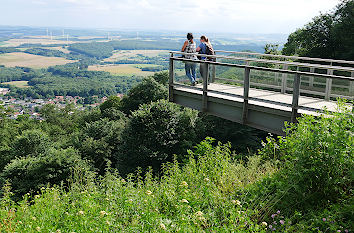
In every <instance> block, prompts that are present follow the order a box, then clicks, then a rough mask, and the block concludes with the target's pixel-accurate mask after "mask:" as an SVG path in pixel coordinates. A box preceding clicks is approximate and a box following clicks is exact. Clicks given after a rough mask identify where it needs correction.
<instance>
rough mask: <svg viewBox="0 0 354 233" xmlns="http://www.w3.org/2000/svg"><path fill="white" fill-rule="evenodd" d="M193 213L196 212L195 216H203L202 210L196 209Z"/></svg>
mask: <svg viewBox="0 0 354 233" xmlns="http://www.w3.org/2000/svg"><path fill="white" fill-rule="evenodd" d="M195 214H196V215H197V216H203V212H202V211H197V212H196V213H195Z"/></svg>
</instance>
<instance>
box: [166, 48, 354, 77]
mask: <svg viewBox="0 0 354 233" xmlns="http://www.w3.org/2000/svg"><path fill="white" fill-rule="evenodd" d="M171 53H172V52H171ZM178 54H180V53H178ZM183 54H185V53H183ZM190 54H191V53H188V55H190ZM198 56H200V54H198ZM202 56H203V57H204V56H207V57H212V58H217V56H213V55H204V54H202ZM170 59H172V60H177V61H188V62H194V63H207V64H212V65H220V66H230V67H238V68H246V67H249V68H251V69H253V70H262V71H272V72H278V73H285V74H301V75H306V76H315V77H322V78H334V79H342V80H349V81H354V77H347V76H338V75H332V74H319V73H311V72H304V71H297V70H284V69H276V68H268V67H259V66H250V65H241V64H233V63H222V62H214V61H208V60H192V59H186V58H179V57H171V58H170Z"/></svg>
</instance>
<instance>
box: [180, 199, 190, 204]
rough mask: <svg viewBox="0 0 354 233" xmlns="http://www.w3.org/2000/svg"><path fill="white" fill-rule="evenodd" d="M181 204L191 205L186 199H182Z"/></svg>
mask: <svg viewBox="0 0 354 233" xmlns="http://www.w3.org/2000/svg"><path fill="white" fill-rule="evenodd" d="M181 202H182V203H189V201H187V200H186V199H182V200H181Z"/></svg>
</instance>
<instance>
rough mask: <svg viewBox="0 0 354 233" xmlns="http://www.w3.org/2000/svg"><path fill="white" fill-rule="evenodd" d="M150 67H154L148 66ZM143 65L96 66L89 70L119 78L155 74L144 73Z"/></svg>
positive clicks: (151, 73)
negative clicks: (107, 73) (104, 72)
mask: <svg viewBox="0 0 354 233" xmlns="http://www.w3.org/2000/svg"><path fill="white" fill-rule="evenodd" d="M148 66H149V67H151V66H154V65H150V64H149V65H148ZM138 67H141V68H143V67H142V65H141V64H119V65H95V66H89V67H88V70H91V71H106V72H109V73H111V74H114V75H118V76H133V75H136V76H150V75H153V74H154V72H150V71H142V70H141V69H140V68H138Z"/></svg>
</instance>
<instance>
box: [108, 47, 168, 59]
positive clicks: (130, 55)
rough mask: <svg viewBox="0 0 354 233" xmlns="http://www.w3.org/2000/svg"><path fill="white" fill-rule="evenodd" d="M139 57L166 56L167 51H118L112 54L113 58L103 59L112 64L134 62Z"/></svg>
mask: <svg viewBox="0 0 354 233" xmlns="http://www.w3.org/2000/svg"><path fill="white" fill-rule="evenodd" d="M139 55H141V56H145V57H156V56H158V55H166V56H168V51H167V50H119V51H115V52H114V53H113V56H111V57H109V58H106V59H104V61H107V62H114V61H118V60H123V59H127V60H135V59H136V58H137V57H138V56H139Z"/></svg>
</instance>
